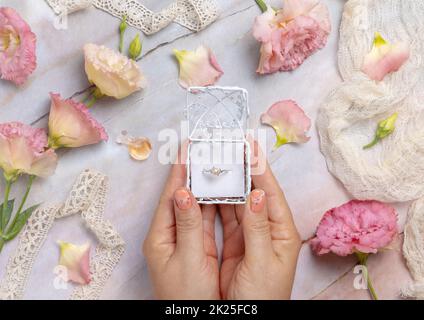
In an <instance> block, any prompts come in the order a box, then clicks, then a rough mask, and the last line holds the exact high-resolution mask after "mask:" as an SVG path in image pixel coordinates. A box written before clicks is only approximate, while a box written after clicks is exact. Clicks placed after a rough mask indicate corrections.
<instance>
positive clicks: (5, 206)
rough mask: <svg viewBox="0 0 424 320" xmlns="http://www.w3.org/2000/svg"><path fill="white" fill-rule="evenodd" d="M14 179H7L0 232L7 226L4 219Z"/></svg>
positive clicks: (0, 219) (0, 218)
mask: <svg viewBox="0 0 424 320" xmlns="http://www.w3.org/2000/svg"><path fill="white" fill-rule="evenodd" d="M12 183H13V182H12V181H11V180H7V179H6V189H5V190H4V202H3V207H2V212H1V217H0V233H2V232H3V228H4V227H6V226H4V225H3V219H4V217H5V216H6V210H7V209H8V207H9V206H8V204H9V194H10V189H11V187H12Z"/></svg>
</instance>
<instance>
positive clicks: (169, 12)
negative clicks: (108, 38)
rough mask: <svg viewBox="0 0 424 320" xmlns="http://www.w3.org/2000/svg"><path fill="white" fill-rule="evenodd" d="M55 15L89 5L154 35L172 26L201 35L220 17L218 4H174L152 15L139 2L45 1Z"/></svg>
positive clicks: (201, 0)
mask: <svg viewBox="0 0 424 320" xmlns="http://www.w3.org/2000/svg"><path fill="white" fill-rule="evenodd" d="M46 1H47V3H48V4H49V5H50V6H51V7H52V9H53V10H54V12H55V13H56V14H61V15H62V14H68V13H71V12H74V11H77V10H81V9H85V8H87V7H89V6H90V5H94V6H95V7H97V8H99V9H101V10H104V11H106V12H107V13H109V14H111V15H113V16H115V17H123V16H124V15H126V16H127V22H128V24H130V25H132V26H134V27H136V28H138V29H140V30H142V31H143V32H144V33H145V34H153V33H156V32H158V31H159V30H162V29H163V28H165V27H166V26H168V25H169V24H170V23H171V22H174V21H175V22H177V23H179V24H180V25H182V26H184V27H186V28H188V29H190V30H193V31H200V30H202V29H204V28H205V27H206V26H208V25H209V24H211V23H212V22H213V21H215V20H216V18H217V17H218V6H217V4H216V2H215V0H175V1H174V2H173V3H171V4H170V5H168V6H167V7H166V8H164V9H163V10H162V11H160V12H157V13H155V12H153V11H151V10H149V9H148V8H146V7H145V6H143V5H142V4H141V3H140V2H138V1H137V0H46Z"/></svg>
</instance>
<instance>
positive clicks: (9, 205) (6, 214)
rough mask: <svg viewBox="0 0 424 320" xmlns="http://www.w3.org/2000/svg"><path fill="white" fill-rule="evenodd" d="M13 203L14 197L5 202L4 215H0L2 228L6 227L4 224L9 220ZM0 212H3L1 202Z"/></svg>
mask: <svg viewBox="0 0 424 320" xmlns="http://www.w3.org/2000/svg"><path fill="white" fill-rule="evenodd" d="M14 204H15V199H13V200H9V201H8V202H7V208H6V211H5V215H4V216H2V217H1V219H2V224H1V225H2V226H3V227H4V228H6V226H7V224H8V223H9V221H10V217H11V216H12V212H13V205H14ZM0 212H3V203H2V204H0Z"/></svg>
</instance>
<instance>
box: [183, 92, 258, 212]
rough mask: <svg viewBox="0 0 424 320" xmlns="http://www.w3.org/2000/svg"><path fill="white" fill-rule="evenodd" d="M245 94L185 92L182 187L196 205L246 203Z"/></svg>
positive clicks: (247, 164)
mask: <svg viewBox="0 0 424 320" xmlns="http://www.w3.org/2000/svg"><path fill="white" fill-rule="evenodd" d="M248 118H249V107H248V94H247V91H246V90H245V89H241V88H235V87H191V88H189V90H188V93H187V120H188V133H189V143H188V152H187V154H188V156H187V188H189V189H190V190H191V192H192V193H193V195H194V196H195V197H196V199H197V201H198V202H199V203H205V204H214V203H215V204H216V203H230V204H237V203H245V202H246V199H247V196H248V194H249V193H250V190H251V177H250V152H251V151H250V145H249V143H248V141H247V140H246V130H247V125H248Z"/></svg>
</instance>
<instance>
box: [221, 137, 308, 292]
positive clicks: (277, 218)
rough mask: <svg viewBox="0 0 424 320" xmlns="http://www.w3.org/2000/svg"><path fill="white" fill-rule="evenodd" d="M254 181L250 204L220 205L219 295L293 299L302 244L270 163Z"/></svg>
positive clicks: (255, 176)
mask: <svg viewBox="0 0 424 320" xmlns="http://www.w3.org/2000/svg"><path fill="white" fill-rule="evenodd" d="M255 147H256V148H258V146H257V145H255ZM257 152H258V153H259V154H261V151H260V150H257ZM261 157H263V156H261ZM262 160H263V161H265V160H264V159H262ZM252 180H253V184H254V187H255V188H256V189H255V190H253V191H252V192H251V194H250V195H249V199H248V202H247V203H246V205H236V206H234V205H220V208H219V211H220V214H221V218H222V221H223V227H224V249H223V258H222V259H223V260H222V266H221V272H220V289H221V296H222V297H223V298H224V299H242V300H258V299H259V300H260V299H290V296H291V290H292V286H293V281H294V275H295V271H296V264H297V257H298V254H299V251H300V248H301V245H302V242H301V239H300V236H299V234H298V232H297V229H296V226H295V225H294V222H293V218H292V215H291V212H290V208H289V206H288V204H287V202H286V199H285V197H284V194H283V191H282V190H281V188H280V186H279V184H278V182H277V180H276V179H275V177H274V175H273V174H272V171H271V169H270V167H269V164H268V163H267V164H266V169H265V172H264V173H263V174H260V175H253V176H252Z"/></svg>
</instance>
